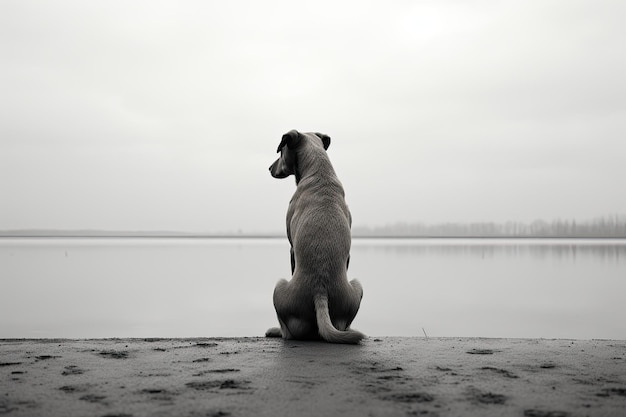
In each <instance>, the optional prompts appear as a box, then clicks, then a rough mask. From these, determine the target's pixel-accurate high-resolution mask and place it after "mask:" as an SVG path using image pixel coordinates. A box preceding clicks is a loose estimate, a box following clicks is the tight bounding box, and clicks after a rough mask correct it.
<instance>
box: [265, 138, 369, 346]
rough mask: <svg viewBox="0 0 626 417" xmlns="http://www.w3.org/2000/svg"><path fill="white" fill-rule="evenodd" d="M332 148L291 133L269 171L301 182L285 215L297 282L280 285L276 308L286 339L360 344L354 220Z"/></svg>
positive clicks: (325, 141)
mask: <svg viewBox="0 0 626 417" xmlns="http://www.w3.org/2000/svg"><path fill="white" fill-rule="evenodd" d="M329 144H330V138H329V137H327V136H325V135H320V134H301V133H299V132H296V131H291V132H289V133H288V134H287V135H285V136H283V142H281V146H279V151H280V152H281V157H280V158H279V159H278V160H277V161H276V162H275V163H274V164H273V165H272V167H270V170H271V171H272V175H273V176H274V177H277V178H284V177H286V176H288V175H291V174H294V175H295V176H296V183H297V189H296V192H295V193H294V195H293V198H292V199H291V202H290V203H289V208H288V210H287V236H288V238H289V241H290V243H291V254H292V272H293V277H292V279H291V281H290V282H287V281H285V280H283V281H281V282H279V283H278V285H277V286H276V289H275V291H274V305H275V307H276V311H277V314H278V318H279V322H280V324H281V335H282V336H283V337H286V338H314V337H319V336H321V337H322V338H323V339H325V340H327V341H331V342H338V343H357V342H358V341H360V340H361V339H362V338H363V337H364V336H363V334H361V333H359V332H357V331H355V330H349V325H350V323H351V322H352V320H353V319H354V317H355V315H356V313H357V311H358V308H359V304H360V300H361V297H362V294H363V292H362V288H361V285H360V284H359V283H358V281H356V280H353V281H352V282H348V277H347V269H348V262H349V258H350V244H351V239H350V226H351V216H350V211H349V210H348V206H347V204H346V202H345V198H344V191H343V187H342V185H341V182H340V181H339V179H338V178H337V175H336V174H335V171H334V169H333V167H332V165H331V163H330V160H329V158H328V155H327V154H326V149H327V148H328V145H329ZM285 174H286V175H285ZM273 332H274V333H276V330H275V329H274V330H273ZM268 333H271V332H269V331H268ZM273 335H278V334H273Z"/></svg>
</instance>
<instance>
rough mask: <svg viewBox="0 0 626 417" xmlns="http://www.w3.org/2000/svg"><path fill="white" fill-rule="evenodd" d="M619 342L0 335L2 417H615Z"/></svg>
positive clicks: (625, 381) (623, 377)
mask: <svg viewBox="0 0 626 417" xmlns="http://www.w3.org/2000/svg"><path fill="white" fill-rule="evenodd" d="M624 410H626V341H606V340H602V341H596V340H592V341H579V340H543V339H542V340H524V339H471V338H470V339H468V338H445V339H438V338H437V339H435V338H430V339H425V338H393V337H382V338H369V339H367V340H366V341H364V343H363V344H361V345H359V346H342V345H331V344H326V343H319V342H297V341H283V340H280V339H265V338H229V339H214V338H212V339H205V338H193V339H97V340H17V339H15V340H14V339H8V340H1V341H0V415H8V416H109V417H113V416H117V417H122V416H190V417H192V416H193V417H195V416H212V417H217V416H307V415H311V416H313V415H314V416H332V415H341V416H368V415H371V416H412V415H424V416H530V417H558V416H619V415H625V414H624V413H625V411H624Z"/></svg>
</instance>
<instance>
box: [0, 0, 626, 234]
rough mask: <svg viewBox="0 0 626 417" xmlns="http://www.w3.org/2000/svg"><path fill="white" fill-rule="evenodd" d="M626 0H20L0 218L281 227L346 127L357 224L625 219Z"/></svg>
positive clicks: (4, 223) (6, 25)
mask: <svg viewBox="0 0 626 417" xmlns="http://www.w3.org/2000/svg"><path fill="white" fill-rule="evenodd" d="M625 19H626V2H623V1H602V0H600V1H572V0H560V1H539V0H537V1H502V0H494V1H452V0H450V1H445V0H444V1H442V0H438V1H419V0H413V1H409V0H406V1H363V0H358V1H356V0H354V1H352V0H350V1H325V0H322V1H320V0H317V1H307V2H299V1H262V2H261V1H221V2H217V1H154V0H149V1H111V0H107V1H83V0H76V1H62V0H57V1H28V0H3V1H2V2H0V48H1V50H0V52H1V54H0V64H1V66H0V71H1V72H0V88H1V93H0V97H1V98H0V229H15V228H61V229H81V228H96V229H115V230H120V229H123V230H181V231H199V232H202V231H239V230H241V231H243V232H258V231H281V230H283V229H284V216H285V211H286V208H287V204H288V202H289V199H290V197H291V194H292V193H293V191H294V189H295V184H294V180H293V177H291V178H289V179H286V180H276V179H273V178H272V177H271V176H270V175H269V171H268V167H269V165H270V164H271V163H272V162H273V160H274V159H275V158H276V156H277V154H276V153H275V151H276V147H277V145H278V143H279V141H280V138H281V136H282V134H283V133H285V132H286V131H288V130H290V129H298V130H301V131H318V132H324V133H326V134H328V135H329V136H331V138H332V143H331V146H330V148H329V155H330V158H331V160H332V162H333V164H334V166H335V169H336V171H337V173H338V175H339V177H340V179H341V180H342V182H343V184H344V187H345V189H346V198H347V201H348V204H349V205H350V208H351V210H352V215H353V219H354V225H357V226H358V225H384V224H388V223H395V222H400V221H403V222H427V223H434V222H445V221H455V222H456V221H468V222H471V221H506V220H516V221H532V220H534V219H536V218H544V219H548V220H551V219H553V218H568V219H572V218H576V219H581V220H582V219H590V218H593V217H596V216H602V215H608V214H625V213H626V192H624V190H623V188H624V185H623V184H624V178H626V137H625V135H624V133H625V132H626V81H625V80H626V77H625V76H624V74H626V54H625V53H624V48H625V41H626V25H624V21H625Z"/></svg>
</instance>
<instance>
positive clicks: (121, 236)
mask: <svg viewBox="0 0 626 417" xmlns="http://www.w3.org/2000/svg"><path fill="white" fill-rule="evenodd" d="M286 238H287V237H286V235H272V234H267V235H266V234H261V235H239V234H220V235H208V234H207V235H193V234H180V235H177V234H8V233H0V239H286ZM352 239H357V240H358V239H380V240H382V239H396V240H411V239H415V240H420V239H421V240H431V239H432V240H453V239H468V240H469V239H471V240H574V239H576V240H626V236H478V235H475V236H457V235H450V236H421V235H353V236H352Z"/></svg>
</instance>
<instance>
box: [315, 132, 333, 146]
mask: <svg viewBox="0 0 626 417" xmlns="http://www.w3.org/2000/svg"><path fill="white" fill-rule="evenodd" d="M315 136H317V137H318V138H320V139H321V140H322V143H323V144H324V149H328V147H329V146H330V136H328V135H325V134H323V133H317V132H315Z"/></svg>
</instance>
